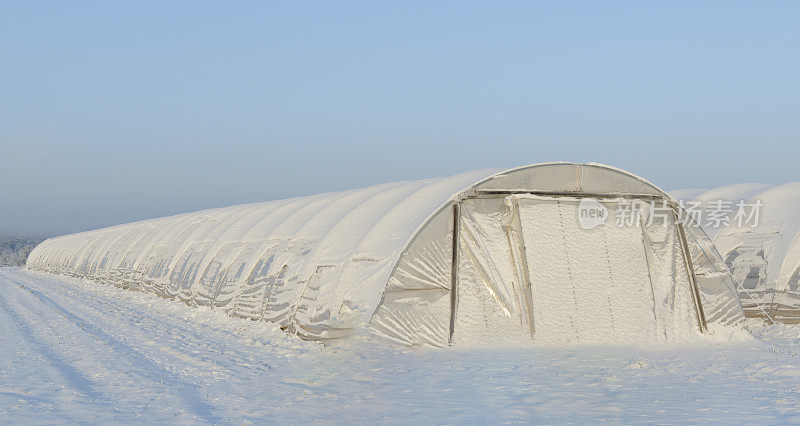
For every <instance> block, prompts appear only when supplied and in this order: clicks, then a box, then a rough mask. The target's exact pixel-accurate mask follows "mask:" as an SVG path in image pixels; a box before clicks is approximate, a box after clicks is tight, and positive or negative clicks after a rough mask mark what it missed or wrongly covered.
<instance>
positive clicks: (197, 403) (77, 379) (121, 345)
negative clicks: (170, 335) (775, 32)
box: [0, 273, 221, 422]
mask: <svg viewBox="0 0 800 426" xmlns="http://www.w3.org/2000/svg"><path fill="white" fill-rule="evenodd" d="M0 278H2V279H5V280H6V281H7V282H9V283H11V284H14V285H15V286H17V287H18V288H19V289H21V290H25V291H26V292H28V293H30V295H31V296H32V297H33V298H35V299H36V300H38V301H39V302H41V303H42V304H43V305H48V306H49V307H50V308H51V309H52V310H53V311H55V312H56V313H57V314H60V316H61V317H63V318H64V319H66V320H67V321H69V322H70V323H72V324H73V325H74V326H76V327H77V329H78V330H81V331H83V332H84V333H86V334H88V335H89V336H90V337H91V338H93V339H94V340H96V341H99V342H100V343H101V344H103V345H105V346H106V347H108V348H109V349H110V350H111V351H112V352H114V354H116V355H118V356H119V357H122V358H125V359H126V360H127V361H129V362H130V363H131V364H132V365H134V366H135V367H137V369H138V370H137V371H136V373H137V374H138V375H141V376H143V377H145V378H147V379H149V380H151V381H153V382H155V383H159V382H164V381H165V379H166V381H168V382H170V383H171V384H172V385H174V386H171V388H172V389H175V390H177V392H176V394H177V396H178V397H179V398H180V399H181V400H183V402H184V404H185V405H186V406H187V407H188V411H189V412H191V413H193V414H195V415H197V416H198V417H200V420H202V421H205V422H219V421H220V420H221V419H220V418H219V416H217V415H216V413H215V412H214V408H213V407H212V406H211V405H209V404H207V403H206V402H205V401H204V400H203V399H202V397H201V396H200V394H199V392H198V390H199V389H198V386H196V385H193V384H190V383H187V382H186V381H184V380H183V378H182V377H180V376H179V375H177V374H175V373H173V372H171V371H169V370H166V369H164V368H162V367H160V366H159V365H157V364H154V363H152V362H151V361H150V360H149V359H147V357H146V356H144V355H143V354H141V353H140V352H139V351H138V350H137V349H135V348H134V347H132V346H130V345H128V344H126V343H125V342H122V341H121V340H119V339H117V338H115V337H113V336H111V335H109V334H108V333H106V332H105V331H103V330H102V329H100V328H99V327H97V326H96V325H94V324H93V323H91V322H89V321H87V320H85V319H84V318H83V317H81V316H79V315H77V314H75V313H73V312H70V311H69V310H67V309H65V308H64V307H62V306H61V305H59V304H58V303H57V302H55V301H54V300H53V299H52V298H50V297H48V296H47V295H45V294H43V293H42V292H40V291H38V290H35V289H32V288H30V287H29V286H26V285H25V284H23V283H22V282H20V281H17V280H14V279H11V278H10V277H8V276H7V275H6V274H4V273H0ZM6 288H10V286H6ZM0 300H2V299H0ZM3 307H4V310H5V311H6V312H8V314H9V315H10V316H11V317H12V319H13V320H15V321H19V324H21V327H22V325H23V324H24V326H25V327H28V326H29V325H30V324H35V323H34V322H30V321H28V322H26V321H25V320H24V319H23V318H22V317H21V316H20V315H18V314H16V313H15V312H14V310H13V309H11V308H10V307H9V306H8V304H7V303H5V302H3ZM27 337H28V338H29V341H31V342H32V343H33V344H34V345H37V346H38V347H39V349H40V351H41V353H43V354H45V356H48V355H47V354H51V355H52V354H53V349H52V348H51V347H49V346H47V345H46V344H44V343H42V342H39V341H38V340H37V339H36V338H35V337H33V334H32V333H28V335H27ZM52 356H53V358H50V357H48V359H49V360H50V361H51V362H52V363H53V365H54V366H56V367H57V368H61V369H64V370H63V371H64V373H65V375H68V380H70V382H71V383H72V384H73V385H74V386H75V387H76V389H80V390H81V391H82V392H83V393H86V394H87V395H90V396H92V397H93V398H96V399H99V398H102V397H103V394H102V392H100V391H99V390H97V389H95V386H94V383H93V382H92V381H91V380H89V379H87V378H86V377H84V376H83V375H82V374H80V372H79V371H78V370H77V369H76V368H75V367H74V366H72V365H71V364H70V363H68V362H66V361H64V360H63V359H60V358H59V357H57V356H55V355H52ZM106 367H107V368H108V366H106Z"/></svg>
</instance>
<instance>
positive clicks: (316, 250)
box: [27, 163, 744, 346]
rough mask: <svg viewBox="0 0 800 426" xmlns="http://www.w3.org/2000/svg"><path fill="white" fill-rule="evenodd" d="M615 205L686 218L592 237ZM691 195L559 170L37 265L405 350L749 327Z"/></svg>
mask: <svg viewBox="0 0 800 426" xmlns="http://www.w3.org/2000/svg"><path fill="white" fill-rule="evenodd" d="M586 199H593V200H595V201H596V203H597V204H598V205H600V206H603V208H606V209H615V208H618V207H619V206H620V205H621V204H623V203H627V204H630V205H632V206H634V207H636V206H641V207H644V206H646V205H647V204H648V203H652V202H656V201H658V202H660V203H663V204H664V205H667V206H669V209H670V212H671V213H670V214H667V215H663V216H662V217H660V221H652V220H649V218H647V217H639V218H638V219H637V221H636V222H635V223H633V224H632V226H629V227H615V226H613V225H611V224H600V226H597V227H592V228H591V229H586V228H585V227H583V226H581V224H580V223H579V221H578V215H579V210H580V205H581V202H582V201H583V200H586ZM681 213H682V212H681V210H680V207H679V206H678V205H677V203H676V202H675V200H674V199H672V198H671V197H670V196H669V195H667V194H666V193H664V192H663V191H662V190H660V189H658V188H657V187H655V186H654V185H652V184H650V183H649V182H647V181H645V180H644V179H642V178H639V177H637V176H634V175H632V174H630V173H628V172H625V171H622V170H619V169H615V168H613V167H610V166H605V165H599V164H574V163H544V164H536V165H531V166H525V167H521V168H517V169H512V170H506V171H500V170H481V171H475V172H468V173H463V174H460V175H456V176H452V177H448V178H442V179H429V180H420V181H412V182H400V183H390V184H384V185H378V186H373V187H369V188H363V189H357V190H352V191H345V192H339V193H328V194H321V195H315V196H310V197H302V198H295V199H289V200H279V201H272V202H267V203H259V204H250V205H241V206H233V207H226V208H219V209H212V210H205V211H201V212H197V213H188V214H183V215H177V216H172V217H166V218H160V219H153V220H146V221H141V222H136V223H131V224H124V225H119V226H114V227H110V228H105V229H100V230H95V231H89V232H83V233H79V234H73V235H67V236H63V237H58V238H52V239H49V240H47V241H45V242H44V243H42V244H40V245H39V246H38V247H36V249H35V250H34V251H33V253H31V255H30V257H29V258H28V262H27V267H28V268H30V269H38V270H44V271H48V272H52V273H61V274H67V275H72V276H77V277H86V278H90V279H93V280H96V281H100V282H105V283H110V284H113V285H116V286H120V287H125V288H133V289H138V290H142V291H147V292H152V293H156V294H159V295H162V296H165V297H174V298H179V299H181V300H183V301H185V302H187V303H189V304H193V305H206V306H211V307H214V308H219V309H223V310H224V311H225V312H226V313H228V314H229V315H232V316H239V317H245V318H251V319H255V320H267V321H272V322H275V323H277V324H279V325H280V326H281V327H282V328H283V329H285V330H287V331H290V332H292V333H296V334H298V335H300V336H302V337H304V338H307V339H335V338H342V337H345V336H348V335H349V334H351V333H352V332H353V331H354V330H368V331H370V332H371V333H373V334H375V335H379V336H382V337H384V338H387V339H390V340H393V341H395V342H399V343H402V344H406V345H423V344H428V345H433V346H446V345H448V344H457V345H513V344H526V343H531V342H536V343H553V344H562V343H612V342H654V341H655V342H662V341H673V340H682V339H684V338H687V337H689V336H692V335H697V334H699V333H702V332H705V331H707V330H708V329H712V330H713V329H715V328H717V327H724V326H732V325H738V324H742V323H743V320H744V315H743V312H742V308H741V303H740V301H739V299H738V296H737V291H736V290H735V289H734V287H733V280H732V278H731V276H730V275H729V274H728V273H727V270H726V268H725V265H724V264H723V261H722V259H721V257H720V256H719V255H718V254H717V251H716V249H715V248H714V247H713V245H712V244H711V241H710V240H709V239H708V237H707V236H706V235H705V234H704V233H703V232H702V230H700V228H698V227H696V226H684V223H683V222H682V221H680V220H679V217H681Z"/></svg>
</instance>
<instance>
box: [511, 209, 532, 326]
mask: <svg viewBox="0 0 800 426" xmlns="http://www.w3.org/2000/svg"><path fill="white" fill-rule="evenodd" d="M513 198H514V204H513V208H514V209H515V210H516V211H515V212H514V215H515V217H514V219H516V220H515V221H514V225H515V226H516V228H517V234H518V236H519V250H520V267H521V268H522V271H521V272H522V282H523V283H525V290H524V292H523V296H524V298H525V304H526V305H527V306H526V307H525V308H526V309H525V310H526V311H527V313H528V324H529V325H530V332H531V337H532V338H533V339H536V336H535V335H536V325H535V324H534V323H533V300H532V298H533V283H531V274H530V270H529V269H528V252H527V251H526V249H525V237H524V236H523V235H522V218H521V217H520V216H521V214H522V210H521V209H520V206H519V200H518V199H517V198H516V197H513Z"/></svg>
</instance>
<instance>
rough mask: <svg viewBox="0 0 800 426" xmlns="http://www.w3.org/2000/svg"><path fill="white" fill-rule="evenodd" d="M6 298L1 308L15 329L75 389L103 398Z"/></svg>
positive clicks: (92, 396) (88, 395) (0, 298)
mask: <svg viewBox="0 0 800 426" xmlns="http://www.w3.org/2000/svg"><path fill="white" fill-rule="evenodd" d="M4 299H5V298H3V297H0V310H2V311H3V312H4V313H5V314H6V316H7V317H8V318H9V319H11V321H9V324H13V325H15V326H14V327H15V329H16V330H18V331H19V333H20V335H21V336H22V337H23V338H24V339H25V342H26V343H28V344H29V345H31V346H33V347H34V348H36V350H37V352H38V353H39V354H41V355H42V356H43V357H44V358H45V359H46V360H47V362H48V364H49V365H51V366H52V367H53V368H54V369H55V370H56V371H57V372H58V373H59V374H60V375H61V376H62V377H63V378H64V379H66V381H67V383H69V384H70V385H71V386H72V388H73V389H75V390H76V391H78V392H79V393H81V394H83V395H85V396H87V397H89V398H91V399H93V400H97V399H100V398H102V397H103V394H102V392H100V391H99V390H98V389H97V388H95V386H94V383H93V382H92V381H91V380H89V379H88V378H86V377H85V376H84V375H83V374H81V372H80V371H78V369H76V368H75V367H73V366H72V364H70V363H69V362H67V361H66V360H64V359H63V358H62V357H61V356H59V355H58V354H57V353H55V351H53V348H52V347H50V346H48V345H46V344H44V343H42V342H41V341H40V340H39V339H37V338H36V337H35V336H34V334H33V331H32V330H31V329H30V324H31V323H30V322H29V321H26V320H25V319H24V318H22V316H21V315H19V313H18V312H16V311H15V310H14V309H12V308H11V307H10V306H9V305H8V303H6V301H5V300H4Z"/></svg>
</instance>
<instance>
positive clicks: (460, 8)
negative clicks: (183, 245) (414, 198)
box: [0, 1, 800, 233]
mask: <svg viewBox="0 0 800 426" xmlns="http://www.w3.org/2000/svg"><path fill="white" fill-rule="evenodd" d="M565 3H566V2H551V3H535V2H465V1H458V2H428V1H426V2H410V1H404V2H396V3H394V4H390V3H389V2H376V1H369V2H330V1H327V2H309V1H304V2H274V3H268V2H253V3H246V2H216V3H211V2H197V1H186V2H177V1H175V2H171V1H154V2H143V1H137V2H129V3H126V2H89V1H78V2H72V3H68V2H61V1H54V2H31V1H19V2H17V1H4V2H2V3H0V55H1V56H0V61H2V63H0V65H2V66H0V232H42V233H64V232H72V231H78V230H83V229H90V228H95V227H99V226H105V225H111V224H116V223H122V222H127V221H131V220H137V219H143V218H149V217H156V216H163V215H167V214H173V213H178V212H183V211H191V210H198V209H201V208H205V207H215V206H221V205H229V204H236V203H243V202H253V201H264V200H270V199H275V198H285V197H291V196H296V195H305V194H312V193H318V192H324V191H332V190H341V189H347V188H353V187H360V186H366V185H371V184H376V183H380V182H387V181H393V180H401V179H416V178H423V177H433V176H443V175H450V174H454V173H457V172H460V171H464V170H470V169H477V168H485V167H503V166H514V165H520V164H525V163H534V162H541V161H552V160H568V161H596V162H603V163H608V164H612V165H615V166H618V167H622V168H625V169H628V170H630V171H632V172H634V173H637V174H640V175H642V176H644V177H646V178H648V179H650V180H652V181H653V182H655V183H656V184H658V185H660V186H662V187H664V188H668V189H672V188H683V187H706V188H709V187H715V186H720V185H725V184H729V183H737V182H747V181H757V182H766V183H773V184H777V183H784V182H789V181H796V180H800V169H798V166H797V159H798V158H799V155H800V143H798V142H800V116H799V114H798V112H800V108H799V107H800V84H799V83H798V81H799V77H798V76H800V54H799V53H798V52H800V47H799V46H800V25H798V22H800V13H798V12H800V3H797V2H788V1H787V2H755V1H747V2H739V1H719V2H711V1H708V2H696V1H692V2H684V3H680V2H662V3H661V4H659V5H656V4H655V2H641V1H635V2H574V3H570V4H565Z"/></svg>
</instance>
